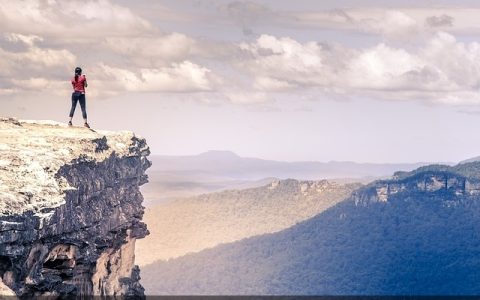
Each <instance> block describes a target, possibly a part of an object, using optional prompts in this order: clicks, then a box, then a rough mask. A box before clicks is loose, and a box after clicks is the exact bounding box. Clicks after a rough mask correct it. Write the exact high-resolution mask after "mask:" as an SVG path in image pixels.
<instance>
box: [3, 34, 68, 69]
mask: <svg viewBox="0 0 480 300" xmlns="http://www.w3.org/2000/svg"><path fill="white" fill-rule="evenodd" d="M4 40H6V41H8V42H10V43H12V44H22V45H23V47H21V48H20V49H17V51H11V50H7V49H4V48H0V75H1V76H5V77H19V76H23V74H25V73H27V74H30V75H32V74H37V75H38V74H41V73H44V72H46V73H48V72H49V69H61V70H63V71H65V70H66V66H71V65H73V64H74V63H75V60H76V57H75V55H74V54H73V53H71V52H70V51H68V50H66V49H52V48H40V47H38V46H37V45H36V43H37V42H39V41H42V38H41V37H38V36H36V35H22V34H15V33H8V34H5V36H4Z"/></svg>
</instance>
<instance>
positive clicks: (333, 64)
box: [238, 32, 480, 104]
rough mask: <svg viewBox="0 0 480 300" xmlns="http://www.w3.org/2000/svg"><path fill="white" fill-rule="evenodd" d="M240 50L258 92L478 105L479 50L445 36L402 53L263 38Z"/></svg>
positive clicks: (384, 46)
mask: <svg viewBox="0 0 480 300" xmlns="http://www.w3.org/2000/svg"><path fill="white" fill-rule="evenodd" d="M239 47H240V48H241V49H243V50H244V51H247V52H248V53H250V54H251V55H252V57H251V58H250V59H249V60H247V61H243V62H242V63H239V64H238V66H239V67H240V68H243V69H244V70H246V71H247V72H249V73H250V74H251V75H252V76H254V80H253V85H254V86H255V87H256V88H257V89H259V90H262V91H270V92H276V91H278V90H279V89H282V88H288V89H294V90H297V91H302V90H303V89H305V88H316V89H319V88H320V90H323V91H325V92H326V93H337V94H351V95H368V96H371V97H374V98H379V99H417V100H420V101H430V102H438V103H449V104H460V103H468V104H472V103H476V104H480V97H479V96H478V94H479V88H480V44H479V43H476V42H471V43H462V42H458V41H457V40H456V39H455V37H454V36H452V35H450V34H447V33H444V32H439V33H437V34H436V35H435V36H433V37H432V38H430V39H429V40H428V41H426V42H425V43H424V44H422V45H421V46H419V47H416V48H406V49H404V48H399V47H392V46H389V45H388V44H386V43H379V44H378V45H376V46H374V47H367V48H363V49H349V48H346V47H341V46H338V45H336V46H335V45H334V46H331V47H329V46H327V45H320V44H317V43H314V42H306V43H300V42H298V41H295V40H293V39H291V38H276V37H273V36H266V35H263V36H261V37H259V38H258V39H257V40H256V41H254V42H252V43H249V44H246V43H242V44H240V45H239Z"/></svg>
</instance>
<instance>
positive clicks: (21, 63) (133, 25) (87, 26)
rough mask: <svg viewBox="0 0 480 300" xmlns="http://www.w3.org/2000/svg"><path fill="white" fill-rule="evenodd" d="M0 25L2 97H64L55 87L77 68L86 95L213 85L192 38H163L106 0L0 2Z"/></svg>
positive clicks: (215, 81)
mask: <svg viewBox="0 0 480 300" xmlns="http://www.w3.org/2000/svg"><path fill="white" fill-rule="evenodd" d="M0 27H1V28H2V32H0V87H3V86H7V88H8V89H7V88H6V89H4V91H3V92H2V94H3V95H6V94H10V93H21V92H22V91H29V90H32V89H34V88H40V87H42V86H43V87H48V90H52V89H53V87H55V88H60V90H61V91H62V92H65V90H64V89H63V88H61V87H62V85H60V84H57V82H58V81H59V80H60V81H62V80H63V81H64V82H65V83H66V86H67V87H69V88H70V86H69V84H68V82H69V78H70V76H71V75H72V72H73V69H74V67H75V66H77V65H81V66H82V68H83V69H84V71H86V72H87V73H88V76H89V78H91V85H90V87H89V90H91V93H90V94H92V95H101V96H113V95H116V94H118V93H119V92H121V91H133V92H164V91H171V92H198V91H210V90H212V89H213V88H214V87H215V86H216V84H218V83H219V82H220V81H221V79H220V78H219V76H218V75H216V74H214V72H213V71H211V70H210V69H209V68H208V67H205V66H202V65H201V64H199V63H197V62H195V58H194V56H202V53H206V51H205V50H203V48H202V46H201V45H199V44H198V42H197V41H196V40H195V39H193V38H191V37H189V36H187V35H185V34H181V33H176V32H173V33H164V32H162V31H161V30H159V29H158V28H156V27H154V26H153V25H152V24H151V23H149V22H148V21H146V20H145V19H143V18H142V17H140V16H138V15H136V14H135V13H134V12H133V11H132V10H130V9H129V8H127V7H123V6H121V5H118V4H116V3H114V2H112V1H109V0H98V1H93V0H83V1H55V0H49V1H42V0H28V1H18V2H17V1H14V2H11V1H5V0H0ZM207 48H208V47H207ZM48 82H50V83H48Z"/></svg>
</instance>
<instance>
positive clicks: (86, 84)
mask: <svg viewBox="0 0 480 300" xmlns="http://www.w3.org/2000/svg"><path fill="white" fill-rule="evenodd" d="M83 78H85V81H84V82H85V83H84V84H85V87H87V86H88V83H87V77H86V76H85V75H83Z"/></svg>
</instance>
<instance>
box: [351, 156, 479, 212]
mask: <svg viewBox="0 0 480 300" xmlns="http://www.w3.org/2000/svg"><path fill="white" fill-rule="evenodd" d="M467 167H469V166H468V165H457V166H455V167H448V166H442V168H441V169H439V170H422V169H419V170H417V171H413V172H411V173H406V172H398V173H397V174H396V175H394V176H393V177H392V179H391V180H377V181H375V182H373V183H371V184H369V185H367V186H366V187H365V188H363V189H360V190H358V191H355V192H354V193H353V194H352V198H353V200H354V201H355V204H356V205H362V206H366V205H368V204H369V203H375V202H387V201H389V200H390V198H391V197H392V196H395V195H397V194H400V193H403V194H405V193H408V194H409V195H415V194H427V195H428V194H430V195H431V196H435V195H437V196H438V195H442V196H444V197H445V198H446V199H449V200H448V201H450V200H452V199H454V198H465V197H467V198H468V197H473V196H476V195H480V180H479V178H477V177H476V176H468V175H465V174H462V173H465V172H462V171H463V170H464V169H467ZM404 196H405V195H403V197H404Z"/></svg>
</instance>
